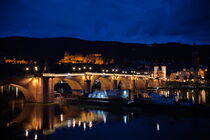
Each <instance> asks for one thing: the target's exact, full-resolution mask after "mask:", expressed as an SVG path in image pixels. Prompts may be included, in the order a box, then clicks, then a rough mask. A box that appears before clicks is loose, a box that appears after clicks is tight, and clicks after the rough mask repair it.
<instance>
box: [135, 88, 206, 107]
mask: <svg viewBox="0 0 210 140" xmlns="http://www.w3.org/2000/svg"><path fill="white" fill-rule="evenodd" d="M152 91H153V92H156V93H158V94H159V95H164V96H165V97H170V96H175V98H176V100H190V101H192V102H193V103H194V104H204V105H205V104H207V105H209V104H210V97H209V90H196V89H190V90H175V89H174V90H167V89H157V90H152ZM148 92H149V91H144V90H142V91H140V93H139V94H141V95H142V96H143V97H145V98H147V97H148V94H147V93H148Z"/></svg>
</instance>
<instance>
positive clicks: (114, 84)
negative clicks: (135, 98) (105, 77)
mask: <svg viewBox="0 0 210 140" xmlns="http://www.w3.org/2000/svg"><path fill="white" fill-rule="evenodd" d="M117 88H118V87H117V80H113V89H117Z"/></svg>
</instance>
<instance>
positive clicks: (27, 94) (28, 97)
mask: <svg viewBox="0 0 210 140" xmlns="http://www.w3.org/2000/svg"><path fill="white" fill-rule="evenodd" d="M9 85H10V86H13V87H16V88H18V89H19V90H20V91H21V92H22V93H23V95H24V97H25V100H26V101H29V102H35V101H36V99H35V97H34V96H33V93H32V92H30V91H29V90H28V89H26V88H25V87H23V86H21V85H17V84H13V83H11V84H9Z"/></svg>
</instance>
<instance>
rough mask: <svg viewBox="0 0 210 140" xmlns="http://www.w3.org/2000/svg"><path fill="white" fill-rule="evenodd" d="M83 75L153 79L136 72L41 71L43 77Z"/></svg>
mask: <svg viewBox="0 0 210 140" xmlns="http://www.w3.org/2000/svg"><path fill="white" fill-rule="evenodd" d="M85 75H96V76H124V77H140V78H148V79H155V78H153V77H151V76H146V75H137V74H116V73H92V72H86V73H43V74H42V76H43V77H68V76H85Z"/></svg>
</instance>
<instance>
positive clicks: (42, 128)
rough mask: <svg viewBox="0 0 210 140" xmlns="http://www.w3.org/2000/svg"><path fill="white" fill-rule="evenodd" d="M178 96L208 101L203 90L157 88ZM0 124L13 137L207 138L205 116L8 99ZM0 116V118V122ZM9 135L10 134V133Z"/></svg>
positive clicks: (207, 120)
mask: <svg viewBox="0 0 210 140" xmlns="http://www.w3.org/2000/svg"><path fill="white" fill-rule="evenodd" d="M158 93H159V94H163V95H166V96H170V95H171V94H178V95H179V98H181V99H189V100H194V101H195V102H196V103H199V104H208V103H209V96H208V93H209V92H208V91H206V90H199V91H196V90H185V91H181V90H170V91H168V90H158ZM2 110H7V111H6V113H5V114H1V115H2V116H1V119H2V118H4V116H11V118H10V119H7V120H6V119H5V120H6V122H5V123H4V124H5V125H4V124H3V125H2V123H1V124H0V125H1V127H2V128H3V129H6V130H7V133H5V134H7V135H10V136H11V137H12V136H14V137H15V139H16V137H17V138H20V139H126V140H127V139H176V140H177V139H202V138H205V137H208V138H210V136H209V130H210V119H209V118H208V116H205V115H204V116H197V115H187V116H185V115H182V114H177V113H174V114H172V115H171V114H167V113H160V112H159V111H154V110H153V111H150V112H148V111H146V112H145V111H141V110H138V111H136V110H123V109H121V108H117V109H115V108H108V109H107V108H103V107H98V106H97V107H96V106H79V105H78V106H72V105H65V104H63V105H61V104H51V105H42V104H24V102H23V101H22V100H18V101H17V100H16V102H15V101H12V102H11V103H10V105H9V106H8V107H7V108H4V109H2ZM2 121H3V120H1V122H2ZM12 138H13V137H12Z"/></svg>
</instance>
